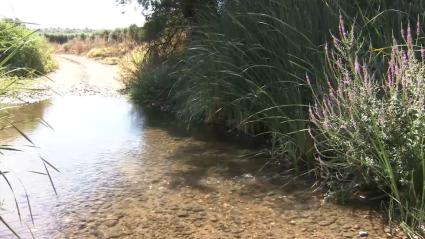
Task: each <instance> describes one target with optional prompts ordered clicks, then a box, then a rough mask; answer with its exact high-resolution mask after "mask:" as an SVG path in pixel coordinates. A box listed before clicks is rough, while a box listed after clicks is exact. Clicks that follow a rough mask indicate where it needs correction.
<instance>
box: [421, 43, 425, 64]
mask: <svg viewBox="0 0 425 239" xmlns="http://www.w3.org/2000/svg"><path fill="white" fill-rule="evenodd" d="M421 58H422V60H423V61H424V60H425V48H424V47H423V46H421Z"/></svg>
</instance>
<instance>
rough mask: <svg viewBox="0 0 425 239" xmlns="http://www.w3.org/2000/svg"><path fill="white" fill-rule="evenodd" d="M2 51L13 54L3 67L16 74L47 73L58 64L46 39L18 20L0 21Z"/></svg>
mask: <svg viewBox="0 0 425 239" xmlns="http://www.w3.org/2000/svg"><path fill="white" fill-rule="evenodd" d="M0 53H1V55H2V56H9V55H10V56H11V57H10V58H9V59H8V60H7V62H6V63H5V65H4V66H3V67H5V68H7V69H6V70H11V69H13V74H14V75H23V76H28V75H29V74H32V73H36V74H45V73H47V72H50V71H52V70H53V69H54V68H55V64H56V63H55V61H54V60H53V58H52V56H51V53H52V49H51V47H50V45H49V44H48V43H47V41H46V39H45V38H43V37H42V36H40V35H39V34H38V33H36V32H34V31H32V30H29V29H27V28H26V27H25V26H23V25H21V24H20V23H18V22H11V21H5V20H3V21H0ZM28 69H31V70H28Z"/></svg>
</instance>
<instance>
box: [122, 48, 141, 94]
mask: <svg viewBox="0 0 425 239" xmlns="http://www.w3.org/2000/svg"><path fill="white" fill-rule="evenodd" d="M145 55H146V49H145V48H144V47H139V48H136V49H134V50H132V51H131V52H129V53H127V54H126V55H125V56H124V57H123V58H122V60H121V61H120V63H119V64H120V65H119V66H120V76H121V77H120V79H121V80H122V81H123V82H124V84H125V85H126V86H127V87H128V86H130V85H131V84H133V83H134V82H133V81H134V80H135V79H137V78H138V76H139V75H141V73H142V68H141V67H140V66H141V65H142V64H143V62H144V59H145Z"/></svg>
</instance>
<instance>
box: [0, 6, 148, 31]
mask: <svg viewBox="0 0 425 239" xmlns="http://www.w3.org/2000/svg"><path fill="white" fill-rule="evenodd" d="M136 6H137V5H136V4H135V3H134V4H130V5H126V6H124V7H122V6H119V5H117V4H116V0H0V18H4V17H7V18H18V19H20V20H21V21H23V22H31V23H37V24H38V25H33V26H32V27H33V28H48V27H62V28H81V29H82V28H86V27H87V28H90V29H112V28H117V27H126V26H129V25H131V24H133V23H135V24H137V25H139V26H141V25H143V23H144V17H143V15H142V14H141V13H140V12H141V11H140V10H138V9H137V7H136ZM30 27H31V26H30Z"/></svg>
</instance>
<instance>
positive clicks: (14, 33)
mask: <svg viewBox="0 0 425 239" xmlns="http://www.w3.org/2000/svg"><path fill="white" fill-rule="evenodd" d="M49 50H50V47H49V46H48V45H47V42H46V41H45V40H44V39H43V38H42V37H41V36H39V35H37V34H36V33H35V32H33V31H30V30H28V29H26V28H25V27H24V26H22V25H20V24H17V23H14V22H8V21H0V97H4V96H5V95H6V94H7V93H8V92H9V91H10V90H11V89H12V87H13V86H14V85H15V84H17V83H19V81H20V80H21V79H23V78H22V77H32V76H34V74H36V75H39V74H43V73H46V72H48V71H50V70H52V69H53V67H54V64H55V63H54V61H53V59H52V58H51V55H49V53H50V51H49ZM29 66H33V67H35V68H34V69H32V68H29ZM18 76H20V77H18ZM8 109H10V106H7V105H0V130H5V129H7V128H12V129H15V130H16V131H17V133H18V134H19V135H20V136H21V137H23V138H24V139H26V140H27V141H28V143H29V144H30V145H32V146H35V145H34V143H33V142H32V141H31V139H30V138H29V137H28V136H27V135H26V134H25V133H24V132H23V131H21V130H20V129H19V128H18V127H17V126H16V122H14V121H13V114H11V113H10V112H9V111H8ZM6 151H20V149H16V148H14V147H13V146H11V145H4V143H3V142H0V162H1V160H3V158H2V157H1V156H2V155H3V154H4V152H6ZM40 160H41V163H42V164H43V165H44V168H45V175H47V176H48V177H49V179H50V182H51V183H52V187H53V189H54V190H55V188H54V185H53V181H52V178H51V176H50V170H51V169H53V170H56V171H57V169H56V168H55V167H54V166H53V165H52V164H50V163H49V162H48V161H47V160H45V159H44V158H42V157H40ZM10 170H13V169H10ZM10 170H6V169H4V168H0V181H2V183H5V184H6V186H7V187H8V189H9V191H7V192H2V193H1V195H0V196H5V195H7V194H9V195H12V197H13V199H14V203H15V206H16V211H17V217H19V219H20V221H21V222H22V218H21V215H22V214H21V207H20V205H19V203H18V195H15V190H14V186H12V183H11V181H10V173H11V171H10ZM18 180H19V179H18ZM19 181H20V180H19ZM24 192H25V198H26V203H27V206H28V210H29V214H30V217H31V220H32V222H33V223H34V219H33V214H32V210H31V204H30V201H29V196H28V194H27V192H26V190H25V188H24ZM55 192H56V190H55ZM2 199H3V198H1V197H0V201H1V200H2ZM1 206H2V205H1V203H0V208H1ZM0 224H3V225H4V226H5V227H6V228H7V229H8V230H9V231H10V232H11V234H13V235H14V236H15V237H16V238H20V236H19V234H18V233H17V232H16V231H15V230H14V228H13V226H11V225H9V224H8V222H7V221H6V220H5V219H4V218H3V217H2V214H1V213H0Z"/></svg>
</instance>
